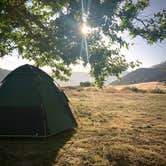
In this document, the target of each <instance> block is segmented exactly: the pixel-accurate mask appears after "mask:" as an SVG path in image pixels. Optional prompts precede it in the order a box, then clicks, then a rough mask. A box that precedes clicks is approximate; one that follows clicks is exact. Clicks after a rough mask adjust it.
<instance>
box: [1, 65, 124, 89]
mask: <svg viewBox="0 0 166 166" xmlns="http://www.w3.org/2000/svg"><path fill="white" fill-rule="evenodd" d="M9 72H10V71H9V70H5V69H1V68H0V81H2V80H3V79H4V77H5V76H6V75H7V74H8V73H9ZM126 74H127V72H123V73H122V74H121V77H122V76H124V75H126ZM55 80H56V79H55ZM114 80H116V77H108V78H107V79H106V81H105V85H109V83H110V82H112V81H114ZM85 81H89V82H94V78H92V77H91V76H90V75H89V74H88V73H85V72H73V73H72V75H71V77H70V78H69V81H67V82H62V81H58V80H57V81H56V82H58V84H60V86H78V85H80V82H85Z"/></svg>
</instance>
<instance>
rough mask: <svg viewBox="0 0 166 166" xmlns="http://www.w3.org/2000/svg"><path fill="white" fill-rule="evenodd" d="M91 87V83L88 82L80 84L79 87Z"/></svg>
mask: <svg viewBox="0 0 166 166" xmlns="http://www.w3.org/2000/svg"><path fill="white" fill-rule="evenodd" d="M91 85H92V83H91V82H89V81H85V82H80V86H81V87H89V86H91Z"/></svg>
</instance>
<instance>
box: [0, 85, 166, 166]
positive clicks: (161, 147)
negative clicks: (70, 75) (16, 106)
mask: <svg viewBox="0 0 166 166" xmlns="http://www.w3.org/2000/svg"><path fill="white" fill-rule="evenodd" d="M65 92H66V94H67V95H68V97H69V99H70V101H71V103H72V109H73V112H74V114H75V116H76V118H77V122H78V124H79V127H78V128H77V129H76V130H75V131H70V132H65V133H62V134H59V135H58V136H53V137H50V138H48V139H45V140H28V139H23V140H22V139H19V140H18V139H7V140H6V139H0V165H2V166H9V165H12V166H39V165H40V166H52V165H54V166H61V165H62V166H70V165H71V166H75V165H76V166H77V165H78V166H83V165H86V166H91V165H94V166H107V165H108V166H109V165H112V166H128V165H131V166H143V165H144V166H154V165H155V166H159V165H160V166H164V165H166V142H165V140H166V123H165V122H166V94H153V93H147V92H146V93H142V92H138V93H134V92H131V91H128V90H126V91H116V90H113V89H112V88H105V89H103V90H96V89H94V88H84V89H71V88H68V89H65Z"/></svg>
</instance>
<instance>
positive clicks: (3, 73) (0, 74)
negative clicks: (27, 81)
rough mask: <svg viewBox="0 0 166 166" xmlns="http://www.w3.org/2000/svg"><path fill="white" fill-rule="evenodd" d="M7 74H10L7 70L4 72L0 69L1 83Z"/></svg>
mask: <svg viewBox="0 0 166 166" xmlns="http://www.w3.org/2000/svg"><path fill="white" fill-rule="evenodd" d="M9 72H10V71H9V70H5V69H1V68H0V81H2V80H3V79H4V78H5V77H6V75H7V74H8V73H9Z"/></svg>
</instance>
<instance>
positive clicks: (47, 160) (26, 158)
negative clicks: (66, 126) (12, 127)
mask: <svg viewBox="0 0 166 166" xmlns="http://www.w3.org/2000/svg"><path fill="white" fill-rule="evenodd" d="M74 133H75V130H74V129H73V130H69V131H65V132H63V133H60V134H58V135H54V136H51V137H49V138H46V139H16V138H15V139H14V138H7V139H4V138H3V139H2V138H1V139H0V163H1V165H3V166H9V165H12V166H52V165H53V163H54V161H55V159H56V157H57V155H58V152H59V150H60V149H61V148H62V147H63V146H64V145H65V144H66V142H67V141H69V140H70V139H71V137H72V136H73V134H74Z"/></svg>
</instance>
